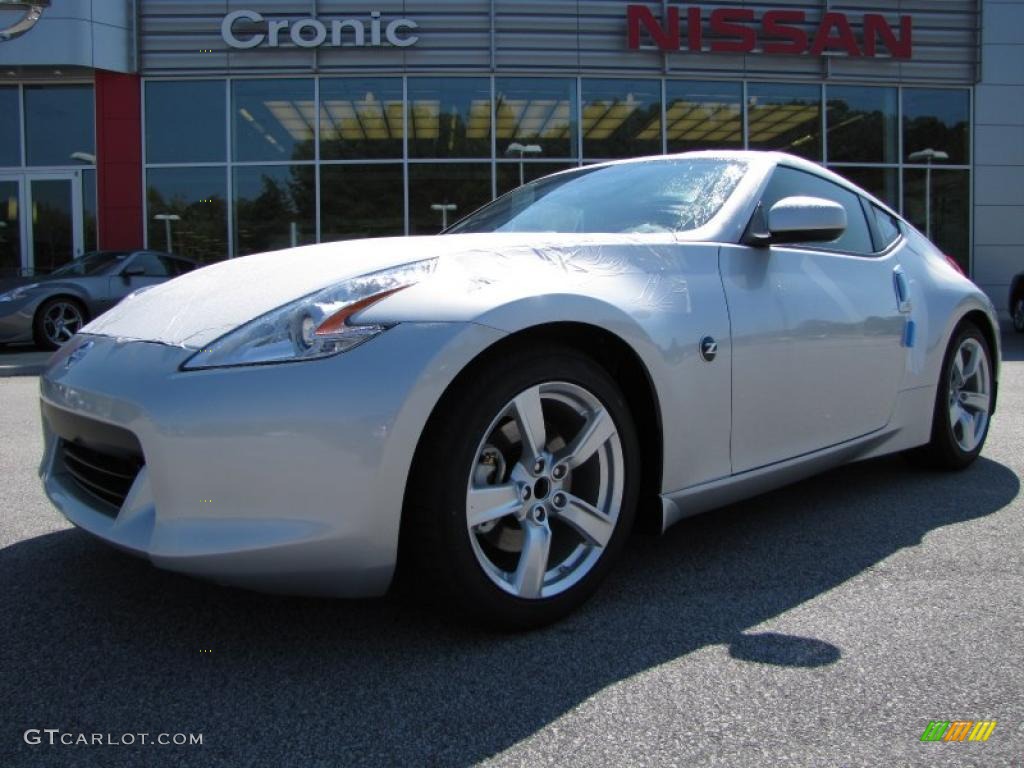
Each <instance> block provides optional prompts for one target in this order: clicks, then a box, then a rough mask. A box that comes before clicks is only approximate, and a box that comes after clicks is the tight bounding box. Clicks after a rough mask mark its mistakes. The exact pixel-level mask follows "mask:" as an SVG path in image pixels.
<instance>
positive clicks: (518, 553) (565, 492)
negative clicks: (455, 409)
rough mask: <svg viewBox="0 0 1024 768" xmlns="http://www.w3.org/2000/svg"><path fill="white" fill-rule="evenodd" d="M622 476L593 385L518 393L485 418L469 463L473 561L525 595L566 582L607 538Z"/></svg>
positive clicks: (614, 436)
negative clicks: (485, 425)
mask: <svg viewBox="0 0 1024 768" xmlns="http://www.w3.org/2000/svg"><path fill="white" fill-rule="evenodd" d="M624 474H625V462H624V461H623V457H622V441H621V440H620V439H619V433H618V430H617V429H616V426H615V423H614V421H613V420H612V417H611V415H610V414H609V413H608V411H607V409H605V407H604V406H603V405H602V403H601V401H600V400H598V399H597V397H596V396H594V394H593V393H591V392H589V391H587V390H586V389H584V388H583V387H581V386H579V385H577V384H572V383H570V382H567V381H554V382H545V383H543V384H537V385H535V386H532V387H530V388H529V389H526V390H524V391H522V392H520V393H519V394H517V395H516V396H515V397H514V398H512V399H511V400H510V401H509V402H508V403H506V404H505V407H504V408H502V409H501V410H500V412H499V413H498V415H497V416H496V417H495V418H494V419H493V420H492V421H491V423H490V425H489V426H488V428H487V431H486V434H485V435H484V437H483V439H482V440H481V441H480V443H479V445H478V446H477V452H476V460H475V461H474V463H473V467H472V469H471V471H470V477H469V484H468V488H467V491H466V522H467V526H468V529H469V535H470V542H471V544H472V547H473V554H474V555H476V559H477V563H478V564H479V565H480V567H481V568H482V569H483V571H484V573H486V574H487V576H488V578H490V579H491V581H492V582H494V584H495V585H496V586H498V587H499V588H500V589H502V590H504V591H506V592H508V593H509V594H512V595H516V596H517V597H521V598H524V599H529V600H532V599H536V598H543V597H551V596H553V595H557V594H560V593H562V592H564V591H565V590H567V589H569V588H570V587H572V585H573V584H576V583H577V582H579V581H580V579H582V578H584V577H585V576H586V575H587V574H588V573H589V572H590V571H591V569H593V567H594V565H595V564H596V563H597V561H598V560H599V559H600V557H601V554H602V553H603V551H604V549H605V547H607V546H608V542H609V541H610V540H611V537H612V533H613V532H614V531H615V524H616V522H617V520H618V517H619V509H620V507H621V505H622V490H623V479H624Z"/></svg>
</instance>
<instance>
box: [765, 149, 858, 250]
mask: <svg viewBox="0 0 1024 768" xmlns="http://www.w3.org/2000/svg"><path fill="white" fill-rule="evenodd" d="M798 195H805V196H810V197H821V198H824V199H826V200H831V201H832V202H835V203H839V204H840V205H841V206H843V208H845V209H846V231H845V232H843V234H842V235H840V236H839V239H838V240H833V241H831V242H827V243H806V245H807V246H809V247H812V248H820V249H821V250H824V251H845V252H847V253H859V254H864V255H869V254H871V253H873V252H874V250H875V249H874V247H873V246H872V243H871V231H870V230H869V229H868V222H867V219H865V218H864V209H863V208H862V207H861V204H860V197H859V196H858V195H856V194H855V193H853V192H850V191H849V190H847V189H844V188H843V187H840V186H839V185H838V184H833V183H832V182H831V181H827V180H826V179H822V178H820V177H819V176H815V175H814V174H813V173H806V172H804V171H798V170H796V169H795V168H787V167H785V166H781V165H780V166H779V167H778V168H776V169H775V172H774V173H773V174H772V178H771V181H769V182H768V188H767V189H766V190H765V192H764V195H762V196H761V205H762V207H763V210H764V212H765V215H767V214H768V211H769V210H770V209H771V207H772V206H773V205H775V204H776V203H777V202H779V200H782V199H783V198H785V197H793V196H798Z"/></svg>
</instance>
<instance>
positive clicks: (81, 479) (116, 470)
mask: <svg viewBox="0 0 1024 768" xmlns="http://www.w3.org/2000/svg"><path fill="white" fill-rule="evenodd" d="M59 451H60V457H61V459H62V461H63V462H64V468H65V469H66V470H67V472H68V474H69V475H70V476H71V479H72V480H74V482H75V485H76V486H78V488H79V489H80V490H82V491H84V492H85V493H87V494H88V495H89V496H91V497H93V498H94V499H97V500H99V501H101V502H103V505H102V506H100V507H98V510H99V511H100V512H103V513H104V514H109V515H111V516H115V515H117V513H118V511H119V510H120V509H121V505H122V504H124V500H125V498H127V496H128V491H129V490H131V487H132V483H134V482H135V477H136V475H138V474H139V470H140V469H142V464H143V462H142V458H141V456H140V457H133V456H115V455H113V454H110V453H106V452H104V451H97V450H95V449H93V448H87V447H85V446H84V445H78V444H75V443H70V442H68V441H67V440H61V441H60V448H59Z"/></svg>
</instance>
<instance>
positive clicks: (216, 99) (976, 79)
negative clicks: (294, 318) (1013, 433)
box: [0, 0, 1024, 311]
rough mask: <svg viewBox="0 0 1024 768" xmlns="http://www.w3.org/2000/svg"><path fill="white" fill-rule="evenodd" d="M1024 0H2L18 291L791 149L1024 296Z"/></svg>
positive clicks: (1, 233) (4, 167) (6, 147)
mask: <svg viewBox="0 0 1024 768" xmlns="http://www.w3.org/2000/svg"><path fill="white" fill-rule="evenodd" d="M1022 30H1024V1H1020V0H1014V1H1011V2H1003V1H1002V0H889V1H888V2H886V0H849V1H848V2H840V1H839V0H774V1H773V0H767V1H766V2H742V1H741V0H723V1H721V2H717V1H715V0H707V1H705V2H699V3H694V4H688V3H680V2H671V1H670V0H662V1H661V2H646V3H631V2H614V1H612V0H460V1H455V0H429V1H428V0H404V1H401V0H398V1H390V2H389V1H386V0H370V2H369V3H367V4H363V5H360V4H358V3H352V2H347V1H346V2H338V1H337V0H220V1H219V2H214V1H213V0H134V1H133V0H103V1H102V2H100V1H99V0H49V1H48V2H47V1H46V0H37V1H36V2H24V3H17V2H14V3H12V2H9V0H0V276H11V275H15V274H19V273H20V274H33V273H34V272H45V271H49V270H52V269H53V268H55V267H57V266H59V265H60V264H63V263H65V262H67V261H68V260H70V259H73V258H75V257H76V256H78V255H80V254H82V253H84V252H87V251H90V250H95V249H98V248H102V249H124V248H138V247H150V248H154V249H160V250H173V251H174V252H176V253H179V254H182V255H185V256H189V257H192V258H194V259H197V260H199V261H203V262H210V261H216V260H219V259H223V258H228V257H231V256H239V255H244V254H248V253H254V252H258V251H266V250H272V249H277V248H283V247H287V246H289V245H293V244H304V243H313V242H327V241H333V240H341V239H348V238H355V237H378V236H385V235H396V234H398V235H401V234H428V233H435V232H437V231H439V230H440V229H441V227H442V224H443V223H444V221H451V220H453V219H455V218H458V217H460V216H461V215H464V214H466V213H468V212H470V211H471V210H473V209H474V208H475V207H477V206H479V205H481V204H483V203H485V202H487V201H489V200H491V199H493V198H494V197H495V196H497V195H500V194H502V193H504V192H506V191H508V190H510V189H512V188H514V187H516V186H518V185H519V184H520V183H521V182H522V181H523V180H530V179H533V178H536V177H538V176H541V175H544V174H547V173H551V172H553V171H557V170H561V169H564V168H570V167H575V166H579V165H585V164H588V163H592V162H597V161H602V160H608V159H615V158H624V157H633V156H641V155H651V154H661V153H672V152H683V151H687V150H694V149H708V148H744V147H748V148H751V149H778V150H784V151H787V152H792V153H795V154H797V155H801V156H803V157H806V158H810V159H812V160H815V161H817V162H820V163H823V164H824V165H826V166H828V167H829V168H832V169H833V170H835V171H836V172H838V173H840V174H842V175H844V176H846V177H848V178H850V179H852V180H853V181H855V182H856V183H858V184H860V185H861V186H863V187H864V188H866V189H867V190H869V191H870V192H872V193H873V194H875V195H877V196H878V197H879V198H881V199H882V200H884V201H886V202H887V203H889V204H890V205H891V206H893V207H894V208H895V209H897V210H899V211H901V212H902V213H903V214H904V215H905V216H906V217H907V218H908V219H909V220H910V221H912V222H913V223H914V224H915V225H916V226H918V227H919V228H920V229H921V230H922V231H928V232H930V234H931V236H932V238H933V239H934V240H935V241H936V242H937V243H938V244H939V245H940V246H941V247H942V248H943V249H944V250H945V251H946V252H947V253H948V254H949V255H951V256H952V257H954V258H955V259H956V260H957V261H959V262H960V264H961V265H962V266H963V267H964V269H965V270H967V271H969V273H970V274H971V275H972V277H973V278H974V279H975V281H976V282H978V283H979V284H980V285H981V286H982V287H983V288H984V289H985V290H986V291H987V292H988V293H989V295H990V296H991V297H992V299H993V300H994V301H995V303H996V305H997V306H998V307H999V308H1000V309H1001V310H1004V311H1005V309H1006V305H1007V295H1006V294H1007V291H1008V289H1009V285H1010V281H1011V279H1012V277H1013V275H1015V274H1016V273H1018V272H1021V271H1024V183H1022V179H1024V31H1022Z"/></svg>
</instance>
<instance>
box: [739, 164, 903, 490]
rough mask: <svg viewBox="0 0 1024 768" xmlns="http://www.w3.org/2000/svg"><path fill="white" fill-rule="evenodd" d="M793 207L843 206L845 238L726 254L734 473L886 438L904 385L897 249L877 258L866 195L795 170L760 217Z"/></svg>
mask: <svg viewBox="0 0 1024 768" xmlns="http://www.w3.org/2000/svg"><path fill="white" fill-rule="evenodd" d="M797 195H810V196H813V197H820V198H825V199H828V200H832V201H834V202H836V203H839V204H840V205H842V206H843V207H844V209H845V210H846V214H847V229H846V231H845V232H844V233H843V234H842V235H841V236H840V237H839V238H838V239H837V240H835V241H833V242H830V243H807V244H802V245H785V244H780V245H772V246H770V247H752V246H746V245H725V246H722V249H721V251H720V267H721V274H722V281H723V286H724V288H725V294H726V299H727V301H728V306H729V314H730V320H731V324H732V348H733V363H732V414H733V420H732V449H731V455H732V471H733V473H739V472H745V471H747V470H751V469H756V468H758V467H763V466H767V465H770V464H774V463H776V462H779V461H785V460H786V459H790V458H793V457H797V456H801V455H803V454H807V453H811V452H813V451H817V450H820V449H823V448H827V447H829V446H832V445H837V444H839V443H842V442H845V441H847V440H851V439H854V438H857V437H860V436H862V435H865V434H868V433H870V432H873V431H875V430H878V429H881V428H882V427H884V426H885V425H886V424H887V423H888V421H889V418H890V415H891V413H892V409H893V406H894V404H895V400H896V396H897V392H898V391H899V389H900V385H901V382H902V380H903V374H904V369H905V361H906V351H907V350H906V349H905V348H904V346H903V338H904V328H905V325H906V315H905V314H904V313H902V312H901V311H900V306H899V302H898V300H897V296H896V293H895V287H894V286H895V282H894V278H895V274H894V273H895V271H896V270H897V268H898V266H899V261H898V253H899V250H900V249H899V245H900V243H901V242H902V239H900V240H899V241H898V242H897V243H894V244H890V245H888V246H881V244H880V242H879V238H878V235H877V233H876V232H874V231H873V229H872V226H871V224H869V221H868V219H867V214H866V211H865V204H864V203H862V201H861V198H860V196H859V195H857V194H855V193H854V192H852V191H851V190H849V189H847V188H845V187H841V186H839V185H837V184H835V183H833V182H831V181H829V180H828V179H825V178H822V177H820V176H817V175H815V174H812V173H808V172H806V171H802V170H798V169H796V168H790V167H786V166H778V167H777V168H776V169H775V170H774V171H773V175H772V178H771V180H770V181H769V183H768V186H767V187H766V189H765V191H764V193H763V195H762V199H761V205H762V210H763V211H768V210H769V209H770V208H771V206H772V205H774V204H775V203H776V202H778V201H779V200H781V199H783V198H786V197H791V196H797ZM880 246H881V247H880ZM879 251H880V252H879Z"/></svg>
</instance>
